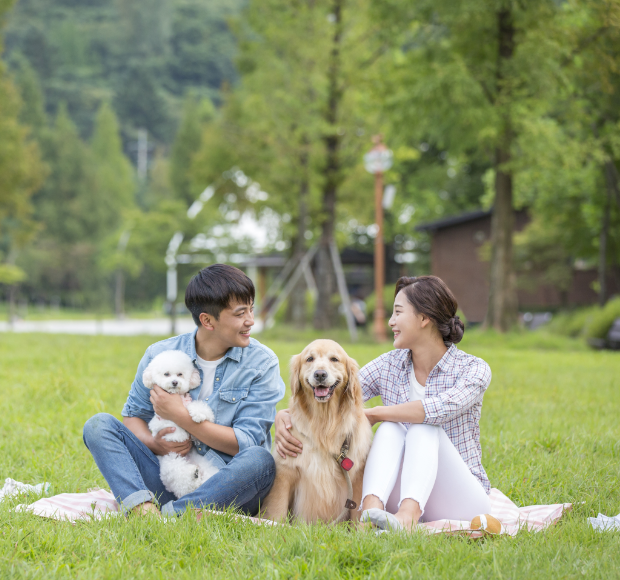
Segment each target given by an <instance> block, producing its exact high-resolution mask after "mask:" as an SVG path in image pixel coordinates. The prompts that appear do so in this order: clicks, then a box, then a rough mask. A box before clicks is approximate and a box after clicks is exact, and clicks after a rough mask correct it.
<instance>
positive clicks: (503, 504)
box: [15, 488, 572, 538]
mask: <svg viewBox="0 0 620 580" xmlns="http://www.w3.org/2000/svg"><path fill="white" fill-rule="evenodd" d="M490 500H491V515H493V516H495V517H496V518H497V519H498V520H499V521H500V522H501V523H502V532H501V533H502V534H508V535H510V536H515V535H516V534H517V533H518V532H519V530H521V529H528V530H530V531H535V532H539V531H541V530H544V529H545V528H547V527H548V526H550V525H551V524H554V523H555V522H557V521H558V520H559V519H560V518H561V517H562V515H563V514H564V512H567V511H569V510H570V509H571V508H572V504H570V503H559V504H552V505H534V506H527V507H522V508H519V507H517V506H516V505H515V504H514V503H513V502H512V501H510V500H509V499H508V498H507V497H506V496H505V495H504V494H503V493H502V492H501V491H499V490H498V489H495V488H493V489H492V490H491V494H490ZM15 509H16V511H29V512H31V513H33V514H35V515H38V516H42V517H46V518H52V519H56V520H68V521H71V522H75V521H77V520H92V519H95V520H100V519H102V518H105V517H110V516H116V515H119V514H120V513H121V512H120V511H119V505H118V503H116V500H115V499H114V496H113V495H112V493H110V492H109V491H106V490H103V489H97V490H92V491H89V492H88V493H62V494H60V495H56V496H53V497H48V498H42V499H40V500H38V501H36V502H34V503H32V504H30V505H24V504H22V505H19V506H17V507H16V508H15ZM212 513H215V514H219V513H223V512H212ZM236 517H238V518H240V519H243V520H248V521H251V522H252V523H256V524H259V525H274V523H275V522H272V521H270V520H265V519H261V518H252V517H248V516H236ZM469 524H470V522H466V521H459V520H438V521H435V522H426V523H424V524H420V526H419V529H421V530H423V531H427V532H429V533H432V534H440V533H448V534H466V535H468V536H470V537H472V538H479V537H481V536H484V535H485V532H484V531H481V530H472V529H471V528H470V527H469Z"/></svg>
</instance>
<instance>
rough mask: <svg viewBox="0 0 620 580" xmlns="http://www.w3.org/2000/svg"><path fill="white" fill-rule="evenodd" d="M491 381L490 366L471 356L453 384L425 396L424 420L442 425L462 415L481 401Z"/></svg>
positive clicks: (431, 423) (423, 402)
mask: <svg viewBox="0 0 620 580" xmlns="http://www.w3.org/2000/svg"><path fill="white" fill-rule="evenodd" d="M490 383H491V368H490V367H489V365H488V364H487V363H485V362H484V361H483V360H481V359H479V358H473V357H472V360H471V362H470V363H469V364H468V365H467V367H466V368H464V369H462V370H461V371H460V373H459V376H458V377H456V380H455V381H454V386H453V387H451V388H450V389H448V390H446V391H444V392H442V393H439V394H438V395H436V396H434V397H426V398H425V399H424V401H422V404H423V405H424V414H425V419H424V422H425V423H427V424H429V425H443V424H444V423H447V422H448V421H451V420H452V419H454V418H455V417H458V416H459V415H462V414H463V413H465V411H467V410H468V409H471V407H473V406H474V405H475V404H477V403H481V402H482V397H483V396H484V393H485V391H486V390H487V387H488V386H489V384H490Z"/></svg>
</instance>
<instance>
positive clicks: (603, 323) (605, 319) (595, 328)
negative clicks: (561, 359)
mask: <svg viewBox="0 0 620 580" xmlns="http://www.w3.org/2000/svg"><path fill="white" fill-rule="evenodd" d="M616 318H620V296H617V297H616V298H613V299H612V300H610V301H609V302H607V304H605V306H603V308H597V309H596V311H595V312H594V314H593V316H592V320H591V321H590V323H589V324H588V325H587V328H586V331H585V336H586V338H606V337H607V333H608V332H609V329H610V328H611V325H612V324H613V323H614V320H616Z"/></svg>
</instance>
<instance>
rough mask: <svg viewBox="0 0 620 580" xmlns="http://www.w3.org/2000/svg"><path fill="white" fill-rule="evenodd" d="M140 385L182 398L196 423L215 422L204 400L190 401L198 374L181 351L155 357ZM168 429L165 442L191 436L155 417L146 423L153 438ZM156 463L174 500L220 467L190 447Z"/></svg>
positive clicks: (202, 481) (198, 377)
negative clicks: (185, 451) (184, 454)
mask: <svg viewBox="0 0 620 580" xmlns="http://www.w3.org/2000/svg"><path fill="white" fill-rule="evenodd" d="M142 382H143V383H144V386H145V387H147V388H148V389H152V388H153V387H154V386H155V385H157V386H158V387H161V388H162V389H164V391H167V392H168V393H173V394H176V393H178V394H180V395H183V404H184V405H185V407H186V408H187V410H188V412H189V414H190V416H191V418H192V419H193V420H194V421H195V422H196V423H202V421H211V422H213V421H215V417H214V416H213V411H212V410H211V407H209V405H207V403H206V402H205V401H193V400H192V398H191V396H190V395H189V394H188V393H189V391H190V389H193V388H195V387H197V386H199V385H200V373H199V372H198V369H196V368H195V367H194V364H193V363H192V360H191V359H190V358H189V356H187V355H186V354H185V353H184V352H182V351H180V350H166V351H164V352H162V353H160V354H158V355H157V356H156V357H154V358H153V360H152V361H151V362H150V363H149V365H148V366H147V367H146V369H144V374H143V375H142ZM167 427H175V428H176V430H175V431H174V432H172V433H168V434H167V435H164V436H163V438H164V439H165V440H166V441H176V442H179V443H180V442H183V441H187V440H188V439H189V438H190V437H191V436H190V434H189V433H188V432H187V431H185V429H181V427H179V426H178V425H176V424H175V423H173V422H172V421H168V420H166V419H162V418H161V417H159V416H158V415H155V417H153V418H152V419H151V421H150V422H149V429H150V430H151V433H152V434H153V435H157V433H159V432H160V431H161V430H162V429H166V428H167ZM159 464H160V467H159V476H160V477H161V481H162V483H163V484H164V487H165V488H166V489H167V490H168V491H169V492H171V493H173V494H174V495H176V496H177V497H182V496H184V495H186V494H188V493H190V492H192V491H194V490H195V489H197V488H198V487H200V486H201V485H202V484H203V483H204V482H205V481H207V479H209V478H210V477H212V476H213V475H215V474H216V473H217V472H218V471H219V468H218V467H216V466H215V465H213V463H212V462H211V461H209V460H208V459H205V457H204V456H203V455H200V453H198V451H197V450H196V448H195V447H192V449H191V451H190V452H189V453H188V454H187V455H186V456H185V457H182V456H181V455H179V454H178V453H168V455H164V456H162V457H160V458H159Z"/></svg>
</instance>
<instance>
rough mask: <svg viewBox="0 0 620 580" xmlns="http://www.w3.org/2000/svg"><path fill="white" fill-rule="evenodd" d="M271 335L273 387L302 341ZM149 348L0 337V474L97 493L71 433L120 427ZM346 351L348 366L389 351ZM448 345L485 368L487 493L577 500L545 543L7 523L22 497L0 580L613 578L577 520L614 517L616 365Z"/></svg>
mask: <svg viewBox="0 0 620 580" xmlns="http://www.w3.org/2000/svg"><path fill="white" fill-rule="evenodd" d="M335 336H336V337H339V336H340V335H338V334H336V335H335ZM266 337H267V335H266ZM276 338H278V337H277V336H276V337H274V338H273V340H271V339H270V340H265V342H266V343H267V344H269V346H271V347H272V348H273V349H274V350H275V351H276V353H277V354H278V356H279V357H280V361H281V363H282V364H281V368H282V374H283V377H284V378H285V380H286V379H287V374H288V359H289V357H290V356H291V355H293V354H295V353H297V352H299V351H300V350H301V348H302V347H303V346H304V345H305V342H306V338H309V337H306V338H304V339H303V340H299V337H298V336H297V335H294V334H291V335H290V336H288V337H286V340H283V339H282V337H280V340H276ZM150 342H152V340H151V339H150V338H148V337H137V338H118V339H111V338H105V337H77V336H51V335H10V334H3V335H0V369H1V372H0V402H1V408H2V421H1V422H0V478H5V477H12V478H14V479H17V480H19V481H24V482H29V483H37V482H40V481H43V480H46V481H50V482H52V484H53V490H52V491H53V492H54V493H62V492H77V491H82V492H83V491H86V490H87V489H88V488H91V487H94V486H101V487H104V486H105V485H106V484H105V481H104V480H103V478H102V477H101V475H100V474H99V472H98V470H97V468H96V466H95V465H94V463H93V461H92V459H91V457H90V455H89V454H88V452H87V450H86V449H85V448H84V446H83V443H82V440H81V428H82V425H83V423H84V422H85V421H86V419H88V418H89V417H90V416H91V415H93V414H94V413H97V412H100V411H106V412H109V413H113V414H114V415H116V416H119V412H120V409H121V407H122V404H123V402H124V400H125V398H126V395H127V391H128V389H129V385H130V383H131V381H132V379H133V375H134V373H135V369H136V365H137V363H138V360H139V359H140V357H141V356H142V354H143V352H144V350H145V348H146V347H147V346H148V345H149V344H150ZM345 346H346V348H347V350H348V352H349V353H350V354H351V355H352V356H354V357H355V358H356V359H357V360H358V362H359V363H360V364H364V363H366V362H368V361H369V360H371V359H372V358H374V357H376V356H377V355H379V354H380V353H382V352H384V351H386V350H388V349H389V348H390V346H389V344H388V345H382V346H377V345H373V344H370V343H368V344H358V345H348V344H345ZM462 347H463V349H464V350H466V351H468V352H472V353H473V354H476V355H478V356H481V357H483V358H484V359H485V360H487V361H488V363H489V364H490V365H491V368H492V370H493V382H492V384H491V387H490V388H489V391H488V392H487V395H486V396H485V401H484V407H483V415H482V423H481V428H482V448H483V463H484V465H485V468H486V469H487V471H488V473H489V476H490V479H491V483H492V484H493V486H495V487H498V488H499V489H501V490H502V491H503V492H504V493H506V494H507V495H508V496H509V497H510V498H511V499H512V500H513V501H515V502H516V503H517V504H519V505H527V504H533V503H559V502H574V503H575V509H574V511H573V512H572V513H570V514H568V515H566V516H565V517H564V518H563V519H562V520H561V521H560V523H559V524H558V525H557V526H554V527H553V528H551V529H549V530H547V531H546V532H543V533H539V534H534V533H528V532H524V533H521V534H519V535H518V536H517V537H516V538H509V537H497V538H490V539H484V540H478V541H472V540H467V539H464V538H450V537H442V536H434V537H426V536H423V535H415V536H413V537H399V536H397V535H392V536H388V535H387V534H384V535H383V536H381V537H375V536H374V535H373V534H371V533H365V532H364V533H361V532H356V531H350V530H349V529H347V528H346V527H344V526H340V527H327V526H323V525H317V526H295V527H278V528H275V529H263V528H259V527H255V526H251V525H247V524H243V523H235V522H234V521H233V520H232V519H231V518H230V517H214V518H209V519H208V520H203V521H202V522H200V523H197V522H196V521H195V520H194V518H192V517H191V515H187V516H185V517H183V518H181V519H180V520H179V521H178V522H177V523H176V524H175V525H170V524H167V525H166V524H162V523H160V522H157V521H153V520H152V519H148V518H145V519H140V518H131V519H129V520H126V519H124V518H117V519H111V520H109V521H103V522H89V523H79V524H77V525H75V526H73V525H71V524H69V523H66V522H56V521H50V520H45V519H42V518H38V517H36V516H33V515H31V514H23V513H13V512H11V508H12V507H14V506H15V505H16V504H17V503H21V502H23V501H24V498H21V499H10V500H7V501H5V502H3V503H0V578H88V579H91V578H148V579H151V578H188V579H189V578H192V579H195V578H197V577H205V578H230V577H235V578H246V577H250V576H252V577H254V576H256V577H260V578H274V579H275V578H295V577H300V578H301V577H304V578H305V577H308V578H333V577H343V578H358V577H359V578H361V577H377V578H392V577H399V578H412V577H419V578H450V579H452V578H528V579H529V578H551V577H553V578H581V577H588V578H617V577H618V574H619V570H620V533H603V534H602V533H595V532H594V531H592V530H591V529H590V527H589V524H588V523H587V520H586V518H587V517H588V516H592V515H596V514H597V513H598V512H599V511H601V512H603V513H606V514H608V515H615V514H617V513H618V512H619V511H620V491H619V485H618V484H619V479H620V473H619V466H620V422H619V421H618V413H619V412H620V356H619V355H618V354H617V353H606V352H591V351H588V350H584V347H583V345H582V343H581V342H579V341H570V340H568V339H561V340H560V339H556V338H553V337H549V336H545V335H543V334H516V335H510V336H507V337H500V336H496V335H491V334H482V333H476V332H470V333H468V334H466V338H465V340H464V341H463V344H462ZM284 403H285V401H284V402H283V403H282V405H284Z"/></svg>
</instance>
